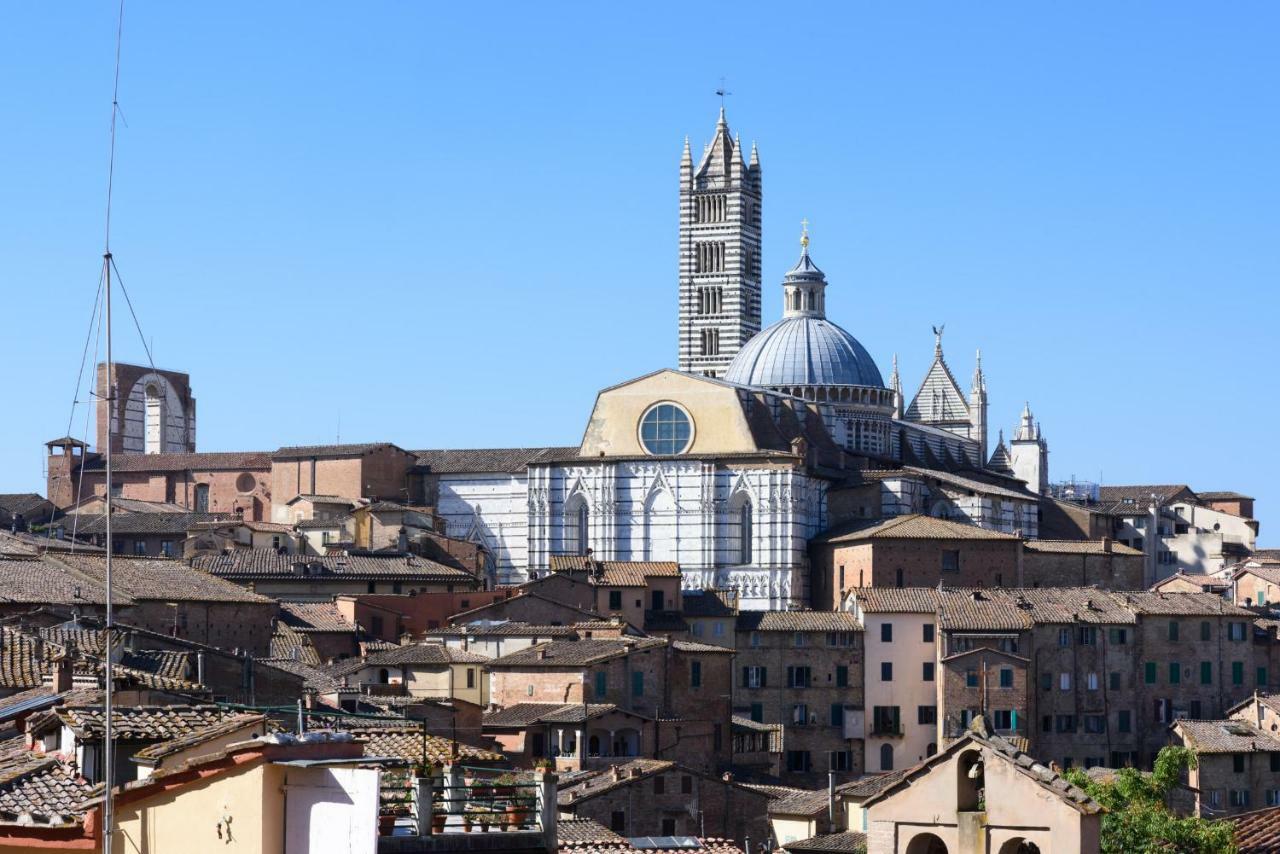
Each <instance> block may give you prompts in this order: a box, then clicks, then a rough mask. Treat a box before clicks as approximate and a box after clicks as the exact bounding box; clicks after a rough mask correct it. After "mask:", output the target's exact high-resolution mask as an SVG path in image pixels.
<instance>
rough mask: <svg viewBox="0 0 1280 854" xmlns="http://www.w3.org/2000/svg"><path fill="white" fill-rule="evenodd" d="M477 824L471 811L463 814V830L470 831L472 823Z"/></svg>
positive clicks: (464, 831)
mask: <svg viewBox="0 0 1280 854" xmlns="http://www.w3.org/2000/svg"><path fill="white" fill-rule="evenodd" d="M474 824H475V816H474V815H473V814H472V813H470V812H464V813H463V814H462V832H463V833H470V832H471V827H472V825H474Z"/></svg>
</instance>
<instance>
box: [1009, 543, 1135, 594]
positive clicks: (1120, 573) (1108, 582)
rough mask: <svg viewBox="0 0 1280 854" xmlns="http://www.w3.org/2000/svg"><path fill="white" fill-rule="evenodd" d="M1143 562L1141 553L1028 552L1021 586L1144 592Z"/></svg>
mask: <svg viewBox="0 0 1280 854" xmlns="http://www.w3.org/2000/svg"><path fill="white" fill-rule="evenodd" d="M1143 561H1144V557H1143V556H1142V555H1140V554H1135V555H1128V554H1070V553H1061V552H1043V551H1036V550H1033V549H1025V550H1024V551H1023V553H1022V586H1023V587H1099V588H1101V589H1103V590H1141V589H1142V569H1143Z"/></svg>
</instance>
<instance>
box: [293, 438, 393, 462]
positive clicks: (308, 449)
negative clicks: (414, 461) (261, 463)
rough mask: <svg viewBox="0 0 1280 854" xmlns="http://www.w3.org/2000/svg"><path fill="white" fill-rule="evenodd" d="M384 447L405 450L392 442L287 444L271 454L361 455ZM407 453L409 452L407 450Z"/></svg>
mask: <svg viewBox="0 0 1280 854" xmlns="http://www.w3.org/2000/svg"><path fill="white" fill-rule="evenodd" d="M383 448H393V449H394V450H397V451H403V450H404V449H403V448H399V447H397V446H396V445H393V444H392V443H390V442H359V443H353V444H347V445H286V446H285V447H283V448H279V449H277V450H276V451H275V452H274V453H272V454H271V459H273V460H292V459H298V458H302V457H360V456H364V455H365V454H368V453H371V452H373V451H380V450H382V449H383ZM405 453H408V452H407V451H405Z"/></svg>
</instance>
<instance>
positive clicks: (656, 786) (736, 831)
mask: <svg viewBox="0 0 1280 854" xmlns="http://www.w3.org/2000/svg"><path fill="white" fill-rule="evenodd" d="M768 803H769V798H768V796H767V795H764V794H762V793H760V792H756V791H753V790H752V789H750V788H748V787H746V786H744V785H742V784H740V783H737V782H734V781H733V779H732V777H731V776H730V775H727V774H726V775H724V776H723V777H718V776H714V775H710V774H706V773H704V772H701V771H699V770H698V769H696V768H691V767H689V766H687V765H683V764H677V763H675V762H671V761H659V760H652V759H636V760H633V761H631V762H628V763H625V764H622V765H615V766H613V767H612V768H609V769H605V770H601V771H595V772H589V773H588V775H586V776H584V777H574V778H573V779H572V780H571V781H569V782H568V783H565V784H561V786H560V791H559V808H560V814H561V815H568V816H572V817H574V818H590V819H594V820H595V821H598V822H600V823H601V824H603V825H604V826H606V827H608V828H609V829H611V830H612V831H614V832H615V833H618V834H621V835H622V836H626V837H631V838H634V837H638V836H698V835H707V836H710V835H715V836H720V837H725V838H730V839H733V840H734V841H736V842H737V843H738V844H740V845H741V844H743V843H745V842H746V840H747V838H748V837H750V838H751V839H752V840H758V841H763V840H765V839H767V838H768V835H769V824H768V819H767V810H768Z"/></svg>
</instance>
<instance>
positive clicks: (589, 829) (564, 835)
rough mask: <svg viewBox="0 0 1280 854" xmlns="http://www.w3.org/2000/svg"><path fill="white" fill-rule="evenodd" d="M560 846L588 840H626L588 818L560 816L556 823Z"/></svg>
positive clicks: (622, 841) (613, 841)
mask: <svg viewBox="0 0 1280 854" xmlns="http://www.w3.org/2000/svg"><path fill="white" fill-rule="evenodd" d="M556 838H557V839H558V840H559V843H560V847H561V848H563V847H565V846H566V845H576V844H581V843H588V842H609V843H623V844H626V843H627V840H626V839H624V838H622V837H621V836H619V835H618V834H616V833H614V832H613V831H612V830H610V829H609V828H607V827H605V826H604V825H603V824H601V823H600V822H598V821H596V820H594V819H590V818H562V819H560V821H559V822H558V823H557V825H556Z"/></svg>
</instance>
